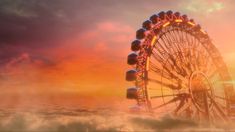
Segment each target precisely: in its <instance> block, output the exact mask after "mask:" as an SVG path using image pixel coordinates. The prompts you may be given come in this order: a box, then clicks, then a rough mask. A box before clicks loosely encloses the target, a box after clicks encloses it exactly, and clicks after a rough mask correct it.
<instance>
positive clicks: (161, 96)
mask: <svg viewBox="0 0 235 132" xmlns="http://www.w3.org/2000/svg"><path fill="white" fill-rule="evenodd" d="M173 96H177V95H176V94H171V95H160V96H151V97H150V99H156V98H164V97H173Z"/></svg>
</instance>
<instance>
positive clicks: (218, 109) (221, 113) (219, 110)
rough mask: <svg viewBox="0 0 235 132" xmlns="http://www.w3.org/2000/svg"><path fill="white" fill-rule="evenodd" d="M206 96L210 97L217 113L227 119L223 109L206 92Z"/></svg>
mask: <svg viewBox="0 0 235 132" xmlns="http://www.w3.org/2000/svg"><path fill="white" fill-rule="evenodd" d="M208 97H209V98H210V99H211V102H212V103H213V105H214V106H215V108H216V110H217V111H218V112H219V114H220V115H221V116H222V117H223V119H225V120H228V118H227V116H226V114H225V112H224V111H223V109H222V108H221V107H220V106H219V104H218V103H217V102H216V101H215V100H214V99H213V98H212V97H211V96H210V95H209V94H208Z"/></svg>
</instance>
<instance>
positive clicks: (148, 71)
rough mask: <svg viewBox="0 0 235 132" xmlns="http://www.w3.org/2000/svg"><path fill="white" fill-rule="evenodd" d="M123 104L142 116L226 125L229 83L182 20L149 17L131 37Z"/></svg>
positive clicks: (196, 30)
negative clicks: (134, 107)
mask: <svg viewBox="0 0 235 132" xmlns="http://www.w3.org/2000/svg"><path fill="white" fill-rule="evenodd" d="M131 49H132V51H133V52H132V53H131V54H129V55H128V60H127V62H128V64H130V65H131V66H132V69H131V70H129V71H127V73H126V80H127V81H133V82H134V83H135V87H133V88H129V89H128V90H127V98H129V99H136V100H137V106H138V107H141V108H144V110H145V111H149V112H153V113H158V114H160V113H161V114H164V113H165V114H170V115H173V116H177V117H184V118H191V119H195V120H199V121H203V120H208V121H210V122H215V121H217V120H224V121H226V120H228V117H229V115H230V113H231V108H230V107H231V101H230V98H231V96H232V93H233V85H232V84H230V83H228V82H230V81H231V77H230V75H229V73H228V70H227V68H226V65H225V63H224V61H223V59H222V57H221V55H220V53H219V51H218V49H217V48H216V47H215V46H214V45H213V44H212V41H211V39H210V38H209V36H208V34H207V33H206V32H205V31H204V30H203V29H202V28H201V26H200V25H198V24H196V23H195V22H194V21H193V19H188V17H187V16H186V15H180V13H179V12H175V13H173V12H172V11H167V12H160V13H158V14H157V15H156V14H154V15H152V16H151V17H150V19H149V20H146V21H145V22H144V23H143V27H142V28H141V29H139V30H137V32H136V40H134V41H133V42H132V45H131Z"/></svg>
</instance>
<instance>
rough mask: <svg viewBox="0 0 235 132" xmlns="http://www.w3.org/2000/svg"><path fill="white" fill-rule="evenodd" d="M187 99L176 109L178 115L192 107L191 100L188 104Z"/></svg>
mask: <svg viewBox="0 0 235 132" xmlns="http://www.w3.org/2000/svg"><path fill="white" fill-rule="evenodd" d="M185 102H186V99H184V103H182V104H179V106H178V107H177V108H176V110H175V113H176V115H179V114H181V113H182V112H184V111H186V110H187V109H189V108H190V106H191V100H190V99H189V100H188V102H186V103H185Z"/></svg>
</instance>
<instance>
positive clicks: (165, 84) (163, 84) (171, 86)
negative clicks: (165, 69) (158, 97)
mask: <svg viewBox="0 0 235 132" xmlns="http://www.w3.org/2000/svg"><path fill="white" fill-rule="evenodd" d="M148 81H150V82H154V83H158V84H160V85H162V86H165V87H168V88H170V89H180V87H179V86H175V85H173V84H167V83H164V82H162V81H159V80H156V79H150V78H149V79H148Z"/></svg>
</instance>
